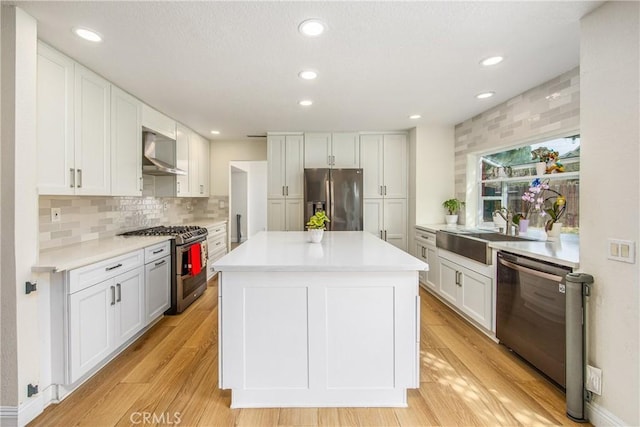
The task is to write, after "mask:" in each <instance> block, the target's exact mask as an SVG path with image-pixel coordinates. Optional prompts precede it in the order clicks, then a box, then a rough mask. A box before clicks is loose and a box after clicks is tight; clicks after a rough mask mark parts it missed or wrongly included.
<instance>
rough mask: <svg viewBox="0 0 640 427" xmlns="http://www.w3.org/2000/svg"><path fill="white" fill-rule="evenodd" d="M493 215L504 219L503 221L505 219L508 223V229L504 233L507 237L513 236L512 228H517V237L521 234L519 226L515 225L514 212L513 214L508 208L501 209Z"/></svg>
mask: <svg viewBox="0 0 640 427" xmlns="http://www.w3.org/2000/svg"><path fill="white" fill-rule="evenodd" d="M493 213H494V214H498V215H500V216H501V217H502V219H504V220H505V221H506V222H507V224H506V225H507V226H506V229H505V231H504V233H505V234H506V235H507V236H511V235H512V233H513V230H512V227H515V229H516V231H515V235H516V236H517V235H518V234H519V229H518V226H517V225H515V224H514V223H513V212H511V211H510V210H509V209H507V208H500V209H498V210H496V211H494V212H493Z"/></svg>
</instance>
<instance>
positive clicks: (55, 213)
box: [51, 208, 62, 222]
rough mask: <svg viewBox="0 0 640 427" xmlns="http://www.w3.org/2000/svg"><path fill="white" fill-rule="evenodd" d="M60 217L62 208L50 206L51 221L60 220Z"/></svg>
mask: <svg viewBox="0 0 640 427" xmlns="http://www.w3.org/2000/svg"><path fill="white" fill-rule="evenodd" d="M61 219H62V209H60V208H51V222H60V220H61Z"/></svg>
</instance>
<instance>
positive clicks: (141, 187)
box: [140, 177, 144, 191]
mask: <svg viewBox="0 0 640 427" xmlns="http://www.w3.org/2000/svg"><path fill="white" fill-rule="evenodd" d="M143 188H144V182H143V181H142V177H140V191H142V190H143Z"/></svg>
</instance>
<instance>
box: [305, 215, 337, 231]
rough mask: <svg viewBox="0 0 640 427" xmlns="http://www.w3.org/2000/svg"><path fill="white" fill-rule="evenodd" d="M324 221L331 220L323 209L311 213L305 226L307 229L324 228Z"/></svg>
mask: <svg viewBox="0 0 640 427" xmlns="http://www.w3.org/2000/svg"><path fill="white" fill-rule="evenodd" d="M325 222H331V221H330V220H329V217H328V216H327V214H326V213H325V211H318V212H316V213H315V214H313V215H311V217H310V218H309V221H308V222H307V228H308V229H309V230H324V229H325Z"/></svg>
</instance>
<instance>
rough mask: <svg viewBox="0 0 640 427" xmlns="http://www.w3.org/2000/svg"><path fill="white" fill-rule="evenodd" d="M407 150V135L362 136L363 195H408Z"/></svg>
mask: <svg viewBox="0 0 640 427" xmlns="http://www.w3.org/2000/svg"><path fill="white" fill-rule="evenodd" d="M407 153H408V151H407V136H406V135H404V134H390V135H387V134H384V135H368V134H367V135H360V165H361V167H362V170H363V172H364V177H363V193H364V198H383V197H388V198H390V199H406V198H407V181H408V158H407Z"/></svg>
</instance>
